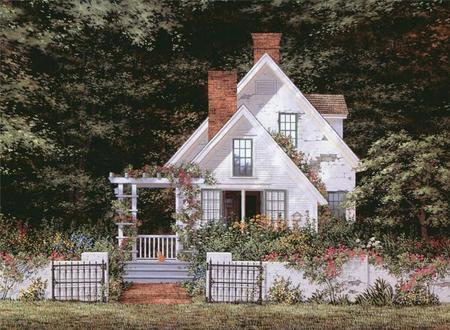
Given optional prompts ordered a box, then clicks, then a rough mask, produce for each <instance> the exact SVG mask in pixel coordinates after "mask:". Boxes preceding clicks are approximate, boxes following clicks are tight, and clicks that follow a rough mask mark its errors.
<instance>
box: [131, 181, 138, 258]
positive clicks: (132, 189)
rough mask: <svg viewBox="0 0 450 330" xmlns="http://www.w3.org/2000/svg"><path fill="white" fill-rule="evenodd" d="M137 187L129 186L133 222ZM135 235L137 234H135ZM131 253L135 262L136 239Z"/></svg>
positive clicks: (136, 211)
mask: <svg viewBox="0 0 450 330" xmlns="http://www.w3.org/2000/svg"><path fill="white" fill-rule="evenodd" d="M137 197H138V194H137V185H135V184H132V185H131V217H132V218H133V220H134V221H136V220H137V213H138V210H137ZM136 234H137V233H136ZM132 249H133V250H132V251H131V257H132V259H133V260H136V257H137V237H135V239H134V241H133V247H132Z"/></svg>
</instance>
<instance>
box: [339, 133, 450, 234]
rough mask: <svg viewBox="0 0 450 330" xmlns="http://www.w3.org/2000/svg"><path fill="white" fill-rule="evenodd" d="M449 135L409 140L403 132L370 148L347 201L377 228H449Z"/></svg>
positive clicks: (392, 135) (410, 138)
mask: <svg viewBox="0 0 450 330" xmlns="http://www.w3.org/2000/svg"><path fill="white" fill-rule="evenodd" d="M448 150H450V138H449V136H448V134H446V133H443V134H439V135H431V136H427V137H421V138H417V139H416V138H413V137H411V136H410V135H408V134H406V133H405V132H400V133H395V134H390V135H388V136H387V137H386V138H384V139H381V140H379V141H377V142H376V143H374V144H373V145H372V147H371V148H370V149H369V152H368V158H367V159H366V160H365V161H364V162H363V165H362V168H363V169H364V170H365V172H366V173H365V176H364V178H363V179H362V180H361V182H360V184H359V186H358V187H357V188H356V189H355V190H354V191H353V192H352V193H351V194H350V195H349V196H348V202H349V203H356V205H357V206H359V207H360V208H361V209H364V208H372V209H373V215H372V216H371V218H372V220H373V222H374V223H375V224H378V225H379V226H387V227H397V228H398V227H400V228H403V230H404V231H407V230H408V229H414V228H417V231H418V229H420V233H421V236H422V238H423V239H429V234H428V228H437V229H441V230H444V231H445V230H446V229H447V228H449V226H450V220H449V219H450V213H449V212H450V208H449V196H450V189H449V185H448V182H449V179H450V167H449V164H450V163H449V157H448Z"/></svg>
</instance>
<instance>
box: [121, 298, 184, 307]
mask: <svg viewBox="0 0 450 330" xmlns="http://www.w3.org/2000/svg"><path fill="white" fill-rule="evenodd" d="M190 303H191V300H190V299H172V298H157V299H152V300H148V299H146V298H144V299H129V300H124V301H122V304H136V305H137V304H142V305H144V304H145V305H175V304H190Z"/></svg>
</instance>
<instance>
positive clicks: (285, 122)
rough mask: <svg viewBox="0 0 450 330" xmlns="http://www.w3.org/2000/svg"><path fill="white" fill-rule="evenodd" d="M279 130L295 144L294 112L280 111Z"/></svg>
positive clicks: (295, 122) (295, 124) (295, 116)
mask: <svg viewBox="0 0 450 330" xmlns="http://www.w3.org/2000/svg"><path fill="white" fill-rule="evenodd" d="M279 132H280V133H282V134H284V135H285V136H289V137H291V138H292V142H293V143H294V145H295V146H297V140H296V137H297V135H296V132H297V115H296V114H294V113H280V117H279Z"/></svg>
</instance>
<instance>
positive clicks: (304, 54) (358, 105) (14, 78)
mask: <svg viewBox="0 0 450 330" xmlns="http://www.w3.org/2000/svg"><path fill="white" fill-rule="evenodd" d="M0 6H1V8H0V11H1V19H0V28H1V31H2V33H1V35H0V38H1V43H2V55H3V56H2V57H1V63H0V64H1V68H2V70H1V73H0V79H1V84H0V86H1V87H0V88H1V94H2V98H1V100H0V111H1V118H2V119H1V122H0V143H1V144H0V147H1V148H2V153H1V154H2V159H1V171H2V174H3V175H2V197H3V198H2V212H4V213H5V214H8V215H11V216H14V217H16V218H19V219H22V220H23V221H24V222H25V223H30V224H32V225H39V224H40V223H41V221H42V220H43V219H47V220H48V219H52V221H55V222H56V223H59V224H61V226H62V227H64V228H71V229H72V228H77V227H79V226H82V225H90V226H93V227H96V230H97V231H99V232H102V231H106V230H107V228H108V224H107V223H109V222H110V216H111V214H110V200H112V199H113V194H112V188H111V186H110V184H109V183H108V181H107V179H106V176H107V173H109V172H111V171H113V172H118V171H120V170H122V169H123V168H124V167H125V166H126V165H127V164H130V163H132V164H133V165H134V166H136V167H141V166H143V165H144V164H163V163H164V162H165V161H166V160H167V159H168V158H169V157H170V156H171V155H172V154H173V152H174V151H175V150H176V148H177V147H178V146H179V145H180V144H181V143H182V142H183V141H185V139H186V138H187V137H188V136H189V135H190V133H191V132H192V131H193V130H194V129H195V128H196V127H197V126H198V125H199V124H200V123H201V121H202V120H203V118H205V117H206V109H207V102H206V101H207V100H206V97H205V94H204V87H205V84H206V79H207V74H206V72H207V70H208V69H209V68H218V69H231V68H238V70H239V74H240V75H242V74H243V73H245V72H247V71H248V70H249V68H250V67H251V65H252V63H253V59H252V56H251V38H250V33H251V32H255V31H256V30H258V31H280V32H282V33H283V40H282V61H281V64H280V65H281V67H282V69H283V70H284V71H285V72H286V73H287V74H288V76H289V77H290V78H292V79H293V81H294V82H295V83H296V84H297V86H298V87H299V88H300V89H301V90H302V91H304V92H307V93H308V92H319V93H343V94H344V95H345V96H346V101H347V103H348V105H349V110H350V117H349V119H348V120H347V121H346V131H345V139H346V141H347V142H348V143H349V144H350V146H351V147H352V148H353V149H354V150H356V151H357V153H358V154H359V155H360V156H364V155H365V154H366V152H367V150H368V149H369V146H370V145H371V144H372V143H373V142H374V141H376V140H378V139H380V138H381V137H383V136H384V135H385V132H387V131H399V130H401V129H405V130H407V131H408V132H409V133H410V134H411V135H412V136H418V135H419V134H436V133H437V132H441V131H444V129H445V128H446V127H448V125H449V122H448V115H447V114H448V111H449V107H448V100H447V98H446V91H447V89H448V77H449V74H448V73H449V72H448V68H449V65H448V56H447V54H448V53H449V51H448V47H449V45H450V43H448V28H447V25H448V17H449V6H448V4H447V2H445V1H444V2H442V1H421V0H414V1H396V0H388V1H360V0H345V1H344V0H333V1H322V0H311V1H284V0H283V1H272V2H270V1H266V2H243V1H238V2H236V1H235V2H230V1H224V2H217V1H201V2H198V1H183V2H182V3H179V2H174V1H158V2H155V1H137V0H133V1H113V0H103V1H96V2H95V3H91V2H86V1H80V0H68V1H63V2H61V1H44V0H36V1H25V2H23V1H22V2H17V1H12V2H2V3H1V4H0ZM286 17H289V19H285V18H286ZM158 194H159V195H158V196H155V194H150V193H146V194H143V195H142V196H141V200H140V205H141V208H140V211H142V212H141V213H140V214H142V215H144V214H145V216H146V219H141V220H143V221H144V224H143V227H144V228H145V226H146V225H148V226H149V227H151V226H154V224H161V228H163V229H162V230H168V229H169V228H168V227H167V225H165V224H166V223H168V220H169V219H170V215H171V213H172V211H166V210H165V209H161V205H171V204H170V203H171V202H172V199H170V198H173V196H170V195H168V194H165V193H164V192H162V191H161V192H159V193H158ZM145 222H147V224H146V223H145ZM152 228H153V227H152ZM153 229H155V230H158V228H153Z"/></svg>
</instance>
